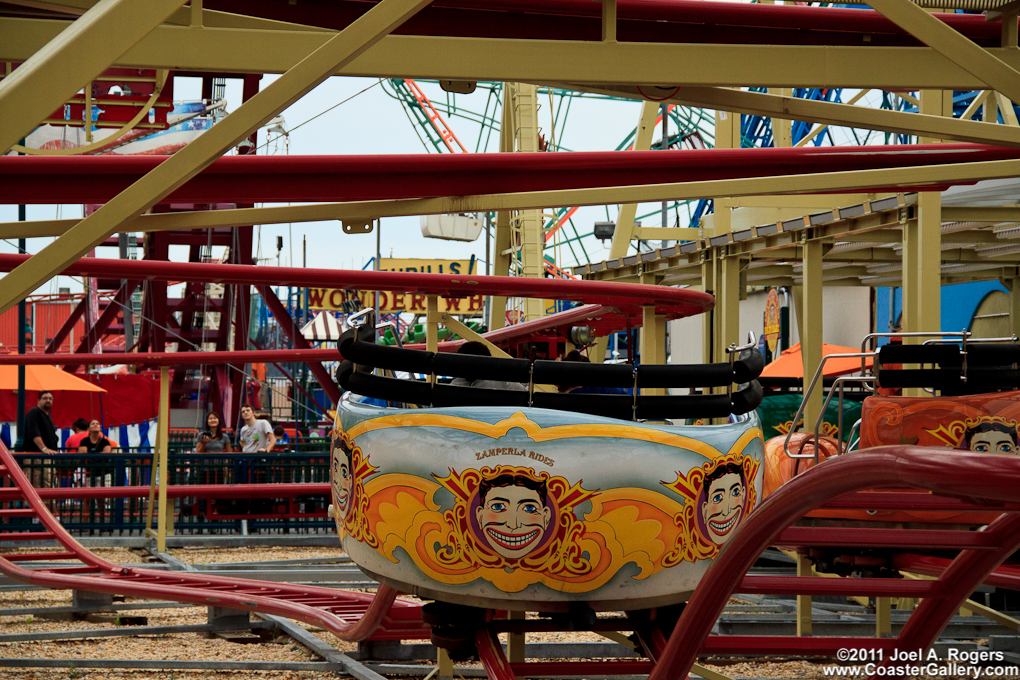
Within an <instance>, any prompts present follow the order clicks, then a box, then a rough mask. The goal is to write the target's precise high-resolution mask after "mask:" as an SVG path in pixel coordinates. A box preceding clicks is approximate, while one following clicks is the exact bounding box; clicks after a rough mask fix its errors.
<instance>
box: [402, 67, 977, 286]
mask: <svg viewBox="0 0 1020 680" xmlns="http://www.w3.org/2000/svg"><path fill="white" fill-rule="evenodd" d="M382 86H383V89H384V91H385V92H386V93H387V94H388V95H389V96H390V97H392V98H393V99H395V100H396V101H397V102H398V103H399V104H400V106H401V107H402V108H403V110H404V112H405V114H406V115H407V117H408V121H409V124H410V125H412V126H413V128H414V130H415V132H416V134H417V135H418V138H419V139H420V140H421V143H422V147H423V148H424V149H425V151H426V152H428V153H483V152H494V151H497V150H498V145H499V139H500V124H501V120H502V115H501V101H502V98H501V96H502V90H503V83H499V82H478V83H477V84H476V86H475V87H474V89H473V90H472V91H471V92H470V93H457V92H451V91H448V90H447V89H444V88H443V87H442V84H441V83H439V82H438V81H428V80H422V81H414V80H410V79H389V80H383V81H382ZM751 90H752V91H764V90H763V88H751ZM791 94H792V96H794V97H797V98H802V99H809V100H815V101H825V102H833V103H855V102H857V101H858V100H861V99H862V98H865V97H866V96H867V97H870V98H871V99H872V100H874V101H872V102H871V105H873V106H877V107H881V108H884V109H894V110H910V107H911V106H912V104H911V101H910V98H909V96H906V95H903V96H901V95H898V94H896V93H890V92H873V93H869V92H868V91H859V90H858V91H844V90H842V89H839V88H798V89H795V90H793V91H792V93H791ZM971 94H973V93H971ZM538 96H539V99H540V100H541V102H542V103H543V104H545V103H546V102H547V106H548V107H549V108H548V110H547V111H548V112H547V113H544V114H543V117H542V120H543V121H546V122H547V123H548V126H549V127H548V129H547V130H545V131H544V134H543V136H542V139H541V140H540V148H541V150H543V151H546V150H547V151H572V150H575V149H572V148H570V147H569V146H567V145H566V144H564V143H563V139H564V138H565V137H566V134H565V133H566V131H567V130H568V128H569V127H570V125H571V123H572V121H573V119H574V118H576V117H577V116H576V115H575V116H574V118H572V117H571V113H572V111H574V112H576V111H577V110H578V108H579V107H591V106H596V107H597V106H600V105H606V104H608V103H610V102H629V101H632V100H628V99H623V98H619V97H613V96H610V95H604V94H593V93H585V92H578V91H575V90H567V89H561V88H552V87H540V88H539V90H538ZM966 104H967V102H961V105H962V106H966ZM662 108H663V110H664V111H665V113H666V116H667V120H666V124H665V126H663V125H662V118H663V115H662V114H663V111H660V114H659V116H658V119H657V120H656V124H655V125H656V130H657V131H660V130H662V129H665V131H666V132H665V134H662V133H661V132H658V134H657V137H656V138H653V140H652V142H651V147H650V148H651V149H652V150H658V149H663V148H667V149H705V148H713V147H714V143H715V112H714V111H711V110H706V109H701V108H695V107H688V106H677V105H668V106H663V107H662ZM635 137H636V130H635V129H634V128H631V127H622V128H621V129H620V130H619V137H618V140H619V141H618V142H617V143H616V145H615V150H617V151H620V150H625V149H629V148H633V145H634V140H635ZM910 141H912V140H910V139H908V138H906V136H903V135H891V134H884V133H877V132H873V131H857V130H851V129H849V128H830V127H828V126H824V125H811V124H809V123H804V122H800V121H794V123H793V126H792V143H793V145H794V146H808V145H811V146H822V145H848V144H849V145H867V144H903V143H910ZM740 145H741V147H743V148H749V147H771V146H775V140H774V137H773V131H772V121H771V119H769V118H767V117H763V116H752V115H742V116H741V140H740ZM618 209H619V208H617V210H618ZM577 210H578V208H576V207H575V208H559V209H556V210H554V211H552V212H551V213H546V214H545V215H544V225H543V226H544V232H545V251H544V253H545V254H544V257H545V260H546V262H547V263H548V266H547V273H548V274H550V275H554V276H558V275H561V273H562V274H563V275H566V273H565V272H564V271H563V268H566V267H569V266H571V265H573V264H583V263H587V262H591V261H594V260H597V259H598V257H599V256H601V252H600V251H601V250H602V245H601V244H600V242H599V240H598V237H597V236H596V235H595V233H594V230H593V229H592V225H591V223H590V222H587V223H582V222H580V221H578V220H576V219H575V215H576V213H577ZM611 211H612V207H611V206H610V207H607V208H606V217H605V219H606V220H607V221H610V222H612V221H614V219H615V217H616V216H615V215H614V214H613V213H612V212H611ZM712 211H713V204H712V201H711V200H708V199H700V200H685V201H669V202H667V204H666V206H665V210H662V209H660V208H658V207H656V208H655V209H654V210H652V211H650V212H647V214H640V213H639V214H638V215H637V216H636V217H635V219H636V220H637V221H640V220H642V219H651V220H652V221H656V220H658V221H659V222H660V223H661V222H662V217H661V216H662V215H665V216H666V223H665V224H663V226H677V227H696V226H698V223H699V221H700V219H701V218H702V217H704V216H705V215H707V214H709V213H711V212H712ZM650 247H651V246H649V245H645V244H644V242H642V241H634V242H633V243H632V244H631V245H630V249H631V251H632V252H633V251H635V250H640V249H642V248H644V249H648V248H650Z"/></svg>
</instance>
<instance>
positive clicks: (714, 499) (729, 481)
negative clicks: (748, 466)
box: [701, 463, 747, 545]
mask: <svg viewBox="0 0 1020 680" xmlns="http://www.w3.org/2000/svg"><path fill="white" fill-rule="evenodd" d="M746 501H747V484H746V483H745V481H744V472H743V468H742V467H741V466H739V465H736V464H732V463H731V464H728V465H722V466H720V467H718V468H717V469H716V470H715V471H714V472H712V474H710V475H709V476H708V477H706V478H705V498H704V500H703V501H702V505H701V517H702V519H703V520H704V522H705V527H706V528H707V529H708V538H709V539H710V540H711V541H712V542H713V543H715V544H716V545H723V544H724V543H726V542H727V541H728V540H730V538H731V537H732V536H733V534H734V530H735V529H736V528H737V525H739V524H740V520H741V519H743V516H744V504H745V502H746Z"/></svg>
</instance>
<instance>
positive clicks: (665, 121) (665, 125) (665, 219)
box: [659, 104, 669, 248]
mask: <svg viewBox="0 0 1020 680" xmlns="http://www.w3.org/2000/svg"><path fill="white" fill-rule="evenodd" d="M660 108H661V109H662V150H663V151H669V140H668V138H667V135H668V133H669V106H668V105H667V104H661V105H660ZM666 206H667V201H665V200H664V201H663V202H662V226H663V227H668V226H669V215H668V214H667V212H666ZM659 246H660V247H662V248H665V247H666V239H662V241H660V242H659Z"/></svg>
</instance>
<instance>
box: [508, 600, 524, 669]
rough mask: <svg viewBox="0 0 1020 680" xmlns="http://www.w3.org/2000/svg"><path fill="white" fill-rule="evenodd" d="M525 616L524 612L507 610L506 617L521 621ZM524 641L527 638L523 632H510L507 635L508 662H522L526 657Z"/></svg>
mask: <svg viewBox="0 0 1020 680" xmlns="http://www.w3.org/2000/svg"><path fill="white" fill-rule="evenodd" d="M525 618H527V613H526V612H507V619H509V620H510V621H523V620H524V619H525ZM526 642H527V639H526V637H525V635H524V633H510V634H509V635H507V640H506V648H507V649H506V651H507V661H509V662H510V663H524V661H525V659H526V658H527V656H526V654H525V651H526V650H525V647H524V645H525V644H526Z"/></svg>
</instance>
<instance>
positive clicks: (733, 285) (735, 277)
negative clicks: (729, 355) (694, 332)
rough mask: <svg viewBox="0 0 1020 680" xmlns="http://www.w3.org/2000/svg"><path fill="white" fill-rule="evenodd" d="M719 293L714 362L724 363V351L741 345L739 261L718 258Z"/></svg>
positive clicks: (734, 258)
mask: <svg viewBox="0 0 1020 680" xmlns="http://www.w3.org/2000/svg"><path fill="white" fill-rule="evenodd" d="M719 263H720V276H719V279H720V282H721V283H722V286H721V290H720V293H719V294H718V295H716V298H715V304H716V310H717V313H718V314H719V316H720V318H721V321H722V324H721V327H720V330H721V333H720V337H719V343H718V344H717V345H716V347H717V349H718V352H717V354H716V356H717V357H718V359H716V361H724V360H725V357H726V354H725V349H726V348H727V347H729V346H730V345H741V344H743V343H742V342H741V337H740V297H741V296H740V259H739V258H737V257H732V256H730V257H722V258H720V262H719Z"/></svg>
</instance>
